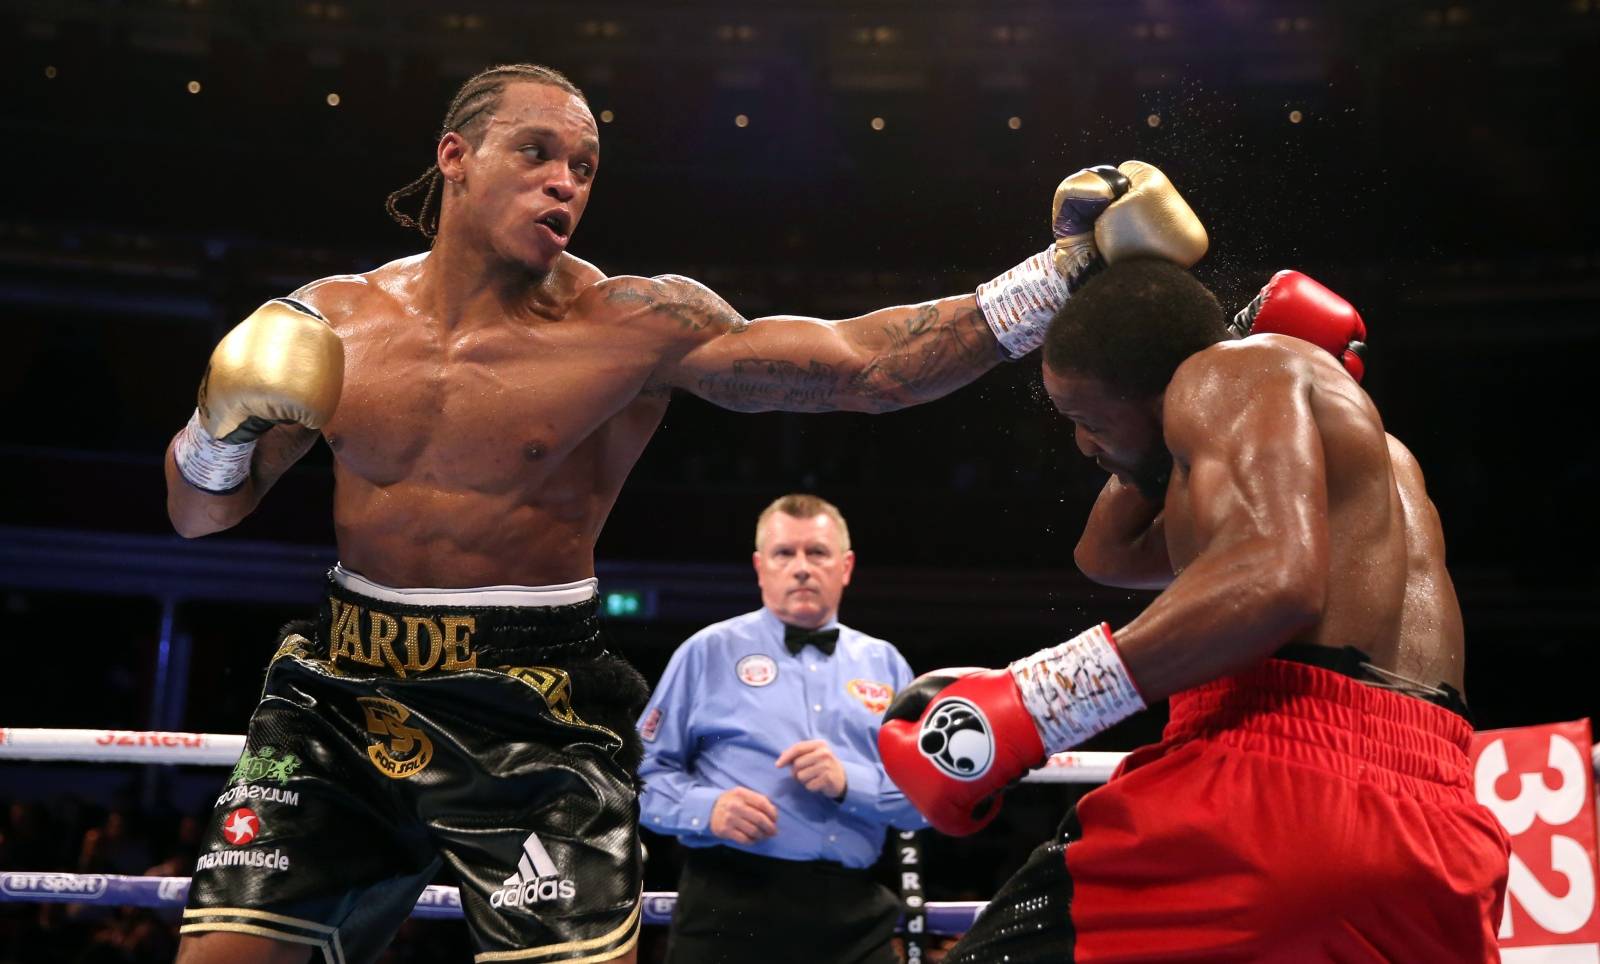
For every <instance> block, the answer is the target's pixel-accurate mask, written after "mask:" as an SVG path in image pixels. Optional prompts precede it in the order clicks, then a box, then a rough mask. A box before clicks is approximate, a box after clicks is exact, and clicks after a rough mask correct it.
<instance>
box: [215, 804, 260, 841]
mask: <svg viewBox="0 0 1600 964" xmlns="http://www.w3.org/2000/svg"><path fill="white" fill-rule="evenodd" d="M260 832H261V818H260V817H258V816H256V812H255V811H254V810H251V809H250V808H249V807H240V808H239V809H237V810H235V811H233V812H232V813H230V814H228V819H227V821H226V822H225V823H223V825H222V836H223V837H224V838H225V839H226V840H227V841H228V843H231V844H233V845H234V846H235V847H243V846H244V845H245V844H247V843H249V842H250V841H252V840H254V839H256V835H257V834H259V833H260Z"/></svg>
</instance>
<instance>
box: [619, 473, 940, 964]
mask: <svg viewBox="0 0 1600 964" xmlns="http://www.w3.org/2000/svg"><path fill="white" fill-rule="evenodd" d="M754 562H755V570H756V581H757V582H758V583H759V584H760V586H761V602H762V608H761V609H759V610H757V611H755V612H752V613H747V614H745V615H743V616H737V617H735V618H733V619H729V620H725V621H723V622H720V623H716V624H714V625H711V626H707V627H706V628H705V629H702V630H701V631H700V632H698V633H695V634H694V635H693V636H691V637H689V639H688V640H686V641H685V642H684V644H683V645H682V646H680V647H678V651H677V652H676V653H674V654H673V656H672V661H671V662H670V663H669V664H668V665H667V670H666V673H665V674H663V676H662V677H661V682H660V684H659V685H658V686H657V687H656V690H655V695H654V696H653V697H651V700H650V703H649V705H648V706H647V707H646V708H645V711H644V715H643V716H642V717H641V718H640V721H639V735H640V737H641V738H642V739H643V741H644V748H645V755H644V762H643V764H641V765H640V768H639V776H640V777H641V778H642V779H643V780H644V784H645V786H644V793H643V795H642V796H641V798H640V810H641V817H640V819H641V821H642V822H643V824H644V825H645V826H646V827H648V828H650V829H651V830H654V831H656V832H658V833H663V834H671V835H673V836H676V837H677V838H678V839H679V841H680V842H681V843H682V844H683V845H684V847H685V848H686V849H685V851H684V863H683V874H682V877H681V878H680V879H679V883H678V904H677V910H676V913H675V914H674V916H673V921H672V931H671V935H670V938H669V941H668V948H667V961H668V964H719V962H729V964H732V962H739V964H744V962H748V961H772V962H786V961H794V962H805V964H817V962H820V961H826V962H829V964H895V962H896V961H897V960H898V958H897V957H896V954H895V951H894V948H893V946H892V944H891V943H890V941H891V938H892V937H893V935H894V927H895V922H896V920H897V918H898V916H899V913H900V904H899V901H898V899H897V898H896V897H895V895H894V894H892V893H891V892H890V891H889V890H888V889H886V888H884V887H883V886H882V885H880V884H878V883H877V882H876V881H875V880H873V879H872V877H871V874H870V868H871V866H872V865H873V863H874V862H876V860H877V859H878V854H879V853H880V852H881V851H882V849H883V840H884V835H885V832H886V829H887V828H888V827H889V826H891V825H892V826H896V827H900V828H903V829H913V828H918V827H922V826H924V825H925V824H924V822H923V820H922V818H921V817H920V816H919V815H918V814H917V812H916V810H915V809H914V808H913V807H911V805H910V804H908V803H907V802H906V799H905V797H904V796H903V795H901V793H900V791H899V790H898V789H896V788H895V785H894V784H893V783H891V782H890V780H889V778H888V776H886V775H885V774H884V772H883V766H882V764H881V763H880V762H879V760H878V749H877V732H878V723H879V721H880V720H881V718H882V717H883V712H884V710H885V708H887V706H888V704H889V700H890V699H891V698H893V696H894V694H895V693H896V692H898V691H899V690H900V688H901V687H903V686H905V685H906V684H907V683H909V682H910V681H911V679H912V673H911V668H910V667H909V666H908V665H906V661H905V659H904V657H902V656H901V655H900V653H899V652H898V651H897V650H896V649H895V648H894V647H893V646H891V645H890V644H888V643H886V642H884V641H883V640H881V639H874V638H872V637H871V636H867V635H865V634H863V633H860V632H857V631H856V630H854V629H851V628H850V627H848V626H844V625H841V624H840V623H839V621H838V619H837V615H836V614H837V612H838V609H839V598H840V596H841V595H843V593H844V587H845V586H847V585H849V584H850V573H851V570H852V569H853V568H854V566H855V553H853V552H851V551H850V533H849V530H848V529H847V528H846V526H845V521H844V517H843V516H842V515H840V514H839V510H838V509H837V508H835V507H834V506H833V505H831V504H830V503H828V502H826V501H824V500H822V499H820V498H817V497H816V496H813V495H786V496H784V497H783V498H781V499H778V500H777V501H776V502H773V503H772V504H771V505H770V506H768V507H767V508H766V510H765V511H763V512H762V513H761V516H760V517H759V518H758V519H757V520H756V549H755V554H754Z"/></svg>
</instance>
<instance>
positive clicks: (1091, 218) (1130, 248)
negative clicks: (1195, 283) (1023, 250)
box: [977, 161, 1209, 358]
mask: <svg viewBox="0 0 1600 964" xmlns="http://www.w3.org/2000/svg"><path fill="white" fill-rule="evenodd" d="M1050 228H1051V233H1052V234H1054V235H1055V243H1054V244H1053V245H1052V246H1051V247H1049V248H1046V249H1045V250H1044V251H1041V252H1040V253H1038V254H1036V255H1034V256H1033V257H1031V258H1029V259H1027V260H1026V261H1024V262H1022V263H1021V264H1019V265H1017V266H1016V267H1014V268H1012V269H1011V270H1010V271H1007V272H1005V273H1004V274H1002V275H999V276H998V277H996V278H994V279H993V280H991V281H987V282H984V283H983V284H981V285H979V286H978V291H977V300H978V310H979V311H980V312H981V313H982V314H983V319H984V321H986V322H988V323H989V328H990V330H992V331H993V332H994V336H995V340H996V341H998V342H999V343H1000V347H1001V348H1003V349H1004V350H1005V351H1006V353H1007V354H1008V355H1010V356H1011V357H1012V358H1021V357H1022V356H1023V355H1026V354H1027V353H1028V352H1030V351H1032V350H1033V349H1035V348H1037V347H1039V345H1040V344H1041V343H1043V341H1044V335H1045V331H1046V330H1047V329H1048V328H1049V326H1050V320H1051V319H1052V318H1054V317H1055V315H1056V312H1058V311H1060V310H1061V306H1062V305H1064V304H1066V302H1067V299H1068V298H1070V297H1072V293H1073V292H1074V291H1077V290H1078V288H1079V287H1081V286H1082V285H1083V283H1084V282H1085V281H1087V280H1088V279H1089V278H1090V277H1091V276H1093V274H1094V273H1095V270H1096V269H1097V268H1098V267H1099V266H1100V265H1101V264H1104V263H1108V262H1114V261H1120V260H1122V259H1123V258H1134V257H1140V256H1148V257H1157V258H1164V259H1166V260H1168V261H1172V262H1175V263H1177V264H1180V265H1182V266H1183V267H1185V268H1187V267H1189V266H1191V265H1193V264H1194V263H1195V262H1196V261H1199V260H1200V257H1201V255H1204V254H1205V253H1206V247H1207V245H1208V244H1209V241H1208V240H1207V238H1206V229H1205V228H1204V227H1203V226H1202V225H1201V224H1200V219H1199V218H1197V217H1195V214H1194V211H1192V210H1190V208H1189V205H1188V203H1187V202H1185V201H1184V200H1183V198H1182V197H1181V196H1180V195H1179V194H1178V190H1177V188H1175V187H1173V186H1172V182H1171V181H1168V180H1167V177H1166V175H1165V174H1162V173H1161V171H1160V169H1158V168H1156V167H1154V166H1152V165H1150V164H1145V163H1143V162H1141V161H1128V162H1126V163H1124V164H1122V165H1120V166H1118V167H1111V166H1109V165H1101V166H1099V167H1087V168H1084V169H1083V170H1081V171H1078V172H1077V173H1075V174H1072V175H1070V176H1068V177H1067V178H1066V179H1065V180H1063V181H1062V182H1061V183H1060V185H1058V186H1057V187H1056V193H1055V199H1054V201H1053V203H1052V204H1051V208H1050Z"/></svg>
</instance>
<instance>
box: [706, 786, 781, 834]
mask: <svg viewBox="0 0 1600 964" xmlns="http://www.w3.org/2000/svg"><path fill="white" fill-rule="evenodd" d="M711 832H712V833H713V834H715V835H716V836H718V837H721V838H722V839H723V840H731V841H733V842H734V843H741V844H753V843H757V842H759V841H762V840H765V839H767V838H768V837H770V836H772V835H773V834H775V833H777V832H778V808H777V807H775V806H773V805H772V801H771V800H768V799H767V798H766V797H764V796H762V795H761V794H759V793H757V792H755V791H754V790H752V789H750V788H749V787H734V788H733V789H732V790H725V791H723V794H722V796H720V797H718V798H717V802H716V803H714V804H712V805H711Z"/></svg>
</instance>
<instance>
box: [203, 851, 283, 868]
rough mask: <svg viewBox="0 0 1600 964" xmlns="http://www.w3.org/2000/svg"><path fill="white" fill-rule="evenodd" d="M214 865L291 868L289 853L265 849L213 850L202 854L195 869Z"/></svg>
mask: <svg viewBox="0 0 1600 964" xmlns="http://www.w3.org/2000/svg"><path fill="white" fill-rule="evenodd" d="M214 867H265V868H266V869H267V870H271V871H279V870H288V869H289V855H288V854H286V853H284V852H283V851H281V850H273V851H272V852H271V853H268V852H267V851H265V850H213V851H212V852H211V853H208V854H201V855H200V859H199V860H198V861H196V863H195V865H194V869H195V870H211V869H212V868H214Z"/></svg>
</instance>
